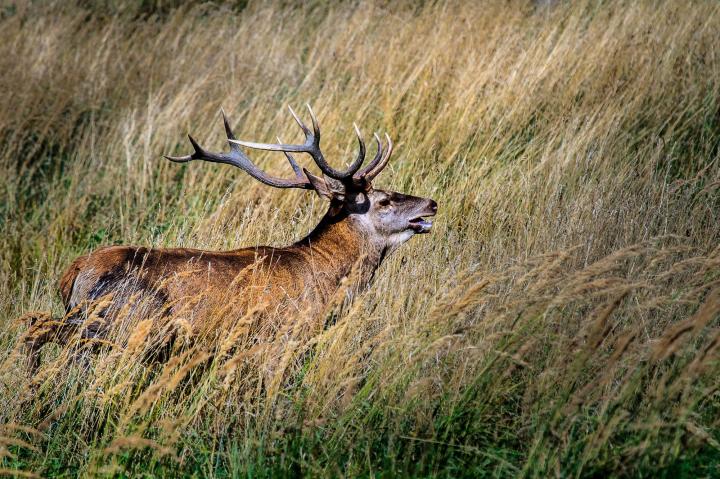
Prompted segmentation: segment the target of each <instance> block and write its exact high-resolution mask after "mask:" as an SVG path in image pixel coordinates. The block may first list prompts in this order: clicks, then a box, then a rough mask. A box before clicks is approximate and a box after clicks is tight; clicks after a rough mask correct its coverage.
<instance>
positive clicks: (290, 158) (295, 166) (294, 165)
mask: <svg viewBox="0 0 720 479" xmlns="http://www.w3.org/2000/svg"><path fill="white" fill-rule="evenodd" d="M275 138H277V141H278V143H282V140H281V139H280V137H279V136H276V137H275ZM235 146H236V147H237V145H235ZM283 154H284V155H285V158H287V160H288V163H290V166H291V167H292V169H293V171H294V172H295V174H296V175H298V176H301V175H302V174H303V172H302V168H300V165H298V164H297V161H295V158H293V156H292V155H291V154H290V153H288V152H287V151H283Z"/></svg>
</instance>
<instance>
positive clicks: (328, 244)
mask: <svg viewBox="0 0 720 479" xmlns="http://www.w3.org/2000/svg"><path fill="white" fill-rule="evenodd" d="M291 112H292V110H291ZM292 113H293V116H294V117H295V119H296V121H298V123H299V124H300V126H301V128H302V129H303V131H304V132H305V134H306V143H305V145H282V144H279V145H266V144H257V143H248V142H240V141H237V140H235V139H234V136H233V134H232V131H231V130H230V127H229V124H228V122H227V119H225V128H226V131H227V135H228V140H229V142H230V145H231V152H230V153H229V154H217V153H210V152H207V151H205V150H203V149H202V148H201V147H200V146H199V145H198V144H197V143H196V142H195V141H194V140H193V139H192V138H190V140H191V142H192V144H193V146H194V147H195V153H194V154H193V155H190V156H187V157H179V158H174V157H168V158H169V159H171V160H172V161H176V162H187V161H191V160H205V161H211V162H216V163H228V164H232V165H233V166H237V167H239V168H242V169H244V170H245V171H247V172H248V173H249V174H250V175H251V176H253V177H254V178H256V179H258V180H259V181H262V182H263V183H266V184H269V185H271V186H276V187H280V188H290V187H292V188H303V189H313V190H315V191H316V192H317V193H318V194H319V195H320V196H322V197H324V198H326V199H328V200H330V206H329V209H328V212H327V213H326V214H325V216H324V217H323V219H322V220H321V221H320V223H319V224H318V225H317V226H316V227H315V228H314V229H313V231H312V232H310V234H308V235H307V236H306V237H305V238H303V239H302V240H300V241H298V242H296V243H295V244H293V245H290V246H287V247H270V246H258V247H249V248H242V249H238V250H232V251H204V250H197V249H186V248H159V249H151V248H145V247H137V246H110V247H105V248H100V249H98V250H96V251H94V252H92V253H90V254H88V255H85V256H81V257H79V258H77V259H76V260H75V261H74V262H73V263H72V264H71V265H70V267H69V268H68V269H67V271H66V272H65V274H64V275H63V276H62V278H61V280H60V294H61V297H62V300H63V304H64V306H65V313H66V314H65V318H63V319H62V320H60V321H51V322H49V323H48V322H44V323H43V322H39V323H37V324H33V326H32V327H31V330H30V332H29V333H28V335H27V339H26V344H27V345H28V347H29V349H30V351H31V357H32V358H33V359H34V361H35V362H36V361H37V351H38V349H39V348H40V347H41V346H42V345H43V344H44V343H46V342H48V341H56V342H66V341H68V339H69V338H70V337H71V336H72V335H74V334H76V333H79V334H80V336H81V337H83V338H96V337H103V335H104V334H105V333H106V331H107V325H108V324H111V323H112V321H113V319H114V317H115V316H116V315H117V314H118V312H119V311H120V310H121V309H122V308H123V307H126V305H127V304H129V303H130V302H132V299H133V298H136V297H137V296H138V294H141V295H144V296H145V297H149V298H150V299H151V303H152V306H153V308H154V309H155V310H158V311H165V313H166V314H165V316H166V317H170V316H172V313H176V314H177V313H182V314H186V315H187V316H188V318H189V321H190V322H191V323H192V326H193V329H195V330H196V331H197V332H198V333H199V334H213V333H214V334H218V333H222V331H217V329H218V324H220V323H218V322H217V321H210V320H211V319H213V318H212V316H213V314H215V315H217V311H218V310H219V309H218V306H219V307H220V310H222V311H223V314H222V315H223V316H227V317H229V318H237V317H240V316H242V315H243V314H245V313H246V312H247V311H249V310H250V309H252V308H256V307H258V306H259V305H261V306H262V308H263V309H264V310H265V311H267V312H269V313H270V314H274V315H276V316H277V315H278V314H280V315H283V314H284V315H285V316H289V315H292V314H293V312H305V313H307V312H309V313H310V314H315V315H317V314H318V313H320V312H322V311H323V309H324V308H325V307H326V306H327V303H328V302H329V301H330V299H331V298H332V297H333V295H334V294H335V293H336V291H337V290H338V288H339V287H340V286H341V283H342V282H343V280H344V278H352V281H353V284H352V285H350V286H351V287H352V288H353V289H359V288H364V287H365V286H366V285H367V284H368V283H369V281H370V279H371V277H372V275H373V273H374V271H375V270H376V269H377V267H378V266H379V265H380V263H381V262H382V260H383V258H384V257H385V256H386V254H387V253H389V252H391V251H392V250H394V249H395V248H396V247H397V246H399V245H400V244H402V243H403V242H405V241H407V240H408V239H409V238H410V237H412V236H413V235H414V234H416V233H426V232H428V231H429V229H430V223H429V222H428V221H426V220H424V219H423V216H432V215H434V214H435V212H436V211H437V204H436V203H435V202H434V201H432V200H429V199H425V198H418V197H414V196H409V195H403V194H400V193H395V192H387V191H382V190H376V189H373V188H372V186H371V180H372V178H373V177H374V176H376V175H377V174H378V173H379V171H380V170H381V169H382V168H383V167H384V166H385V165H386V164H387V161H388V159H389V156H390V153H391V150H392V143H391V142H390V141H389V138H387V140H388V142H387V148H383V146H382V143H381V142H380V139H379V138H378V137H377V135H376V137H375V138H376V141H377V144H378V153H377V155H376V156H375V159H374V160H373V161H372V162H371V164H370V165H369V166H368V167H366V168H365V169H363V170H361V171H359V168H360V166H361V164H362V160H363V159H364V154H365V146H364V143H363V141H362V139H361V136H360V134H359V131H358V140H359V143H360V154H359V155H358V160H356V161H355V163H354V164H353V165H352V166H351V167H350V168H349V169H348V170H347V171H345V172H338V171H336V170H334V169H332V168H331V167H329V165H327V163H325V161H324V158H323V157H322V154H321V153H320V150H319V138H320V132H319V127H318V125H317V120H316V119H315V116H314V114H312V110H310V113H311V116H312V119H313V132H310V130H309V129H307V127H305V125H304V124H302V122H301V121H300V120H299V119H298V118H297V116H296V115H295V114H294V112H292ZM223 116H224V115H223ZM238 144H241V145H243V146H247V147H251V148H263V149H271V150H274V151H284V152H285V154H286V156H287V158H288V160H289V161H290V164H291V166H292V167H293V170H294V171H295V173H296V178H295V179H294V180H284V179H278V178H274V177H269V176H267V175H266V174H265V173H264V172H262V171H261V170H259V169H258V168H257V167H255V165H254V164H252V162H251V161H250V160H249V158H247V157H246V156H245V155H244V153H242V151H241V150H240V149H239V148H238V146H237V145H238ZM288 151H296V152H297V151H299V152H304V153H308V154H310V155H311V156H312V157H313V159H315V161H316V163H317V164H318V166H319V167H320V169H321V170H322V171H323V177H316V176H314V175H312V174H311V173H309V172H308V171H307V170H303V171H301V170H300V168H299V167H298V166H297V164H296V163H295V161H294V159H293V158H292V156H290V155H289V154H288V153H287V152H288ZM104 299H106V301H105V302H106V303H107V304H105V305H104V306H103V309H102V311H100V312H99V313H98V314H99V316H101V317H102V319H103V321H100V322H98V321H96V322H90V323H89V324H88V321H87V316H88V314H87V305H88V304H90V303H92V302H98V301H103V300H104Z"/></svg>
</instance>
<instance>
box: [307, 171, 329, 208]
mask: <svg viewBox="0 0 720 479" xmlns="http://www.w3.org/2000/svg"><path fill="white" fill-rule="evenodd" d="M303 172H304V173H305V176H306V177H307V179H308V181H310V184H311V185H312V186H313V188H314V189H315V193H317V194H318V196H320V197H323V198H327V199H329V200H332V199H333V198H334V197H335V195H334V194H333V191H332V190H331V189H330V187H329V186H328V184H327V182H326V181H325V179H324V178H320V177H319V176H315V175H313V174H312V173H310V172H309V171H308V170H306V169H305V168H303Z"/></svg>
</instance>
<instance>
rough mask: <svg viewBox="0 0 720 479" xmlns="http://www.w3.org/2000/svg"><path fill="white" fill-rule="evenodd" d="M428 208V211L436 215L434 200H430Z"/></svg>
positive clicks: (436, 207)
mask: <svg viewBox="0 0 720 479" xmlns="http://www.w3.org/2000/svg"><path fill="white" fill-rule="evenodd" d="M429 206H430V209H431V210H433V212H435V213H437V209H438V205H437V203H436V202H435V200H430V201H429Z"/></svg>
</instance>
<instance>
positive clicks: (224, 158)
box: [165, 109, 313, 190]
mask: <svg viewBox="0 0 720 479" xmlns="http://www.w3.org/2000/svg"><path fill="white" fill-rule="evenodd" d="M220 111H221V113H222V117H223V123H224V124H225V133H226V134H227V138H228V143H229V144H230V152H228V153H213V152H210V151H207V150H205V149H204V148H203V147H201V146H200V145H199V144H198V142H197V141H195V140H194V139H193V137H192V136H190V135H188V139H190V143H191V144H192V146H193V148H194V149H195V151H194V152H193V153H192V154H191V155H187V156H165V158H167V159H168V160H170V161H174V162H175V163H187V162H188V161H192V160H203V161H209V162H212V163H223V164H226V165H233V166H236V167H238V168H240V169H241V170H244V171H246V172H247V173H248V174H249V175H250V176H252V177H253V178H255V179H256V180H258V181H260V182H262V183H265V184H266V185H269V186H274V187H275V188H302V189H306V190H311V189H313V186H312V184H311V183H310V182H309V181H308V179H307V178H306V177H305V176H304V175H303V173H302V171H301V170H300V167H299V166H298V164H297V163H296V162H295V160H294V159H293V157H292V156H290V155H288V154H286V157H287V159H288V161H289V162H290V166H292V169H293V171H294V172H295V178H294V179H284V178H276V177H274V176H270V175H268V174H267V173H265V172H264V171H262V170H261V169H260V168H258V167H257V166H256V165H255V163H253V162H252V161H251V160H250V158H248V156H247V155H246V154H245V153H243V151H242V150H241V149H240V147H239V146H237V145H236V144H235V143H234V142H235V141H236V140H235V135H233V132H232V129H231V128H230V123H229V122H228V119H227V116H225V111H224V110H222V109H221V110H220Z"/></svg>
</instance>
